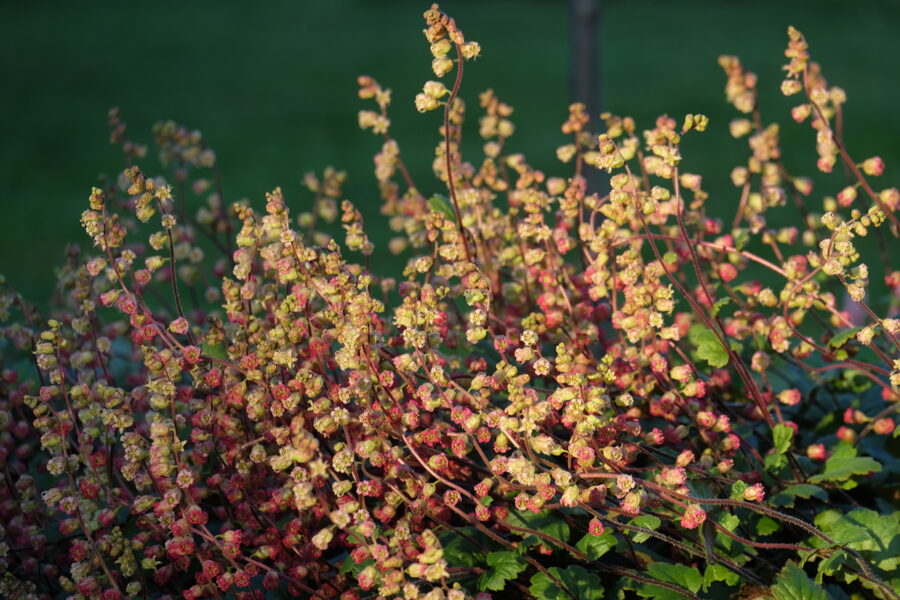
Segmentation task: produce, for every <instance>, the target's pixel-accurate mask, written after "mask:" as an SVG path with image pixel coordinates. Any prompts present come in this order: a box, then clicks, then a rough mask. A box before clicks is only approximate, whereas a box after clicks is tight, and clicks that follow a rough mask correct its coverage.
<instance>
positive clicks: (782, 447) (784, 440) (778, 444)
mask: <svg viewBox="0 0 900 600" xmlns="http://www.w3.org/2000/svg"><path fill="white" fill-rule="evenodd" d="M793 438H794V430H793V429H791V428H790V427H788V426H787V425H780V424H779V425H776V426H775V427H774V428H773V429H772V439H773V440H775V452H777V453H778V454H784V453H785V452H787V451H788V450H789V449H790V447H791V440H792V439H793Z"/></svg>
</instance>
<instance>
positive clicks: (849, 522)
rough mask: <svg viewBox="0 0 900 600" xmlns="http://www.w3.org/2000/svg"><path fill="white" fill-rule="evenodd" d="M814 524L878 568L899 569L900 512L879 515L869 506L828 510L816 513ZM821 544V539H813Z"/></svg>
mask: <svg viewBox="0 0 900 600" xmlns="http://www.w3.org/2000/svg"><path fill="white" fill-rule="evenodd" d="M815 524H816V526H817V527H819V529H821V530H822V532H823V533H825V534H826V535H827V536H828V537H830V538H832V539H833V540H834V541H835V542H837V543H838V544H843V545H846V546H849V547H850V548H852V549H854V550H856V551H858V552H860V553H862V554H863V556H865V557H866V558H868V559H869V560H870V561H871V562H872V563H874V564H875V565H876V566H877V567H878V568H879V569H883V570H885V571H887V572H889V573H890V572H893V571H895V570H896V569H898V568H900V512H894V513H892V514H888V515H880V514H878V513H877V512H875V511H874V510H869V509H868V508H857V509H854V510H851V511H850V512H848V513H847V514H845V515H844V514H841V513H839V512H838V511H836V510H827V511H825V512H822V513H819V515H818V516H816V519H815ZM815 543H817V544H818V545H820V546H821V545H822V544H823V543H824V542H822V541H821V540H818V542H815Z"/></svg>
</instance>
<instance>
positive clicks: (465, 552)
mask: <svg viewBox="0 0 900 600" xmlns="http://www.w3.org/2000/svg"><path fill="white" fill-rule="evenodd" d="M447 537H448V539H447V540H446V541H444V540H441V546H443V549H444V560H446V561H447V565H448V566H450V567H474V566H477V565H480V564H482V563H483V562H484V553H483V552H481V551H480V550H479V549H478V547H477V546H475V545H474V544H472V543H471V542H469V540H467V539H466V538H464V537H463V536H461V535H453V536H452V537H450V536H447Z"/></svg>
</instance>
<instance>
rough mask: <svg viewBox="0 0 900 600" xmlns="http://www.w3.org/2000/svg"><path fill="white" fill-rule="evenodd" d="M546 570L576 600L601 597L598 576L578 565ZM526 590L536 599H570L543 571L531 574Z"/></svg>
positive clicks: (595, 599) (597, 599)
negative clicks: (529, 584)
mask: <svg viewBox="0 0 900 600" xmlns="http://www.w3.org/2000/svg"><path fill="white" fill-rule="evenodd" d="M547 571H548V572H549V573H550V574H552V575H553V576H554V577H555V578H556V579H557V580H559V582H560V583H562V585H563V586H565V588H566V590H568V591H569V593H570V594H572V596H574V597H575V598H578V600H602V599H603V586H602V585H601V582H600V578H599V577H598V576H597V575H595V574H594V573H589V572H588V571H586V570H585V569H584V568H582V567H580V566H578V565H573V566H571V567H568V568H566V569H560V568H559V567H551V568H549V569H547ZM528 590H529V591H530V592H531V593H532V595H533V596H534V597H535V598H536V599H537V600H570V598H569V595H568V594H566V592H564V591H563V590H561V589H560V588H559V586H558V585H556V583H554V581H553V580H552V579H550V578H549V577H547V576H546V575H545V574H544V573H535V574H534V576H532V578H531V587H529V588H528Z"/></svg>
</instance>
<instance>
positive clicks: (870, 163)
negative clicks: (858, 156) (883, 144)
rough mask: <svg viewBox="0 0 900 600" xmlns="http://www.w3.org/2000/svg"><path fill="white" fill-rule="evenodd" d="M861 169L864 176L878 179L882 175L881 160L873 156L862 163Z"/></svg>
mask: <svg viewBox="0 0 900 600" xmlns="http://www.w3.org/2000/svg"><path fill="white" fill-rule="evenodd" d="M862 168H863V172H864V173H865V174H866V175H872V176H874V177H878V176H879V175H881V174H882V173H884V161H883V160H881V157H880V156H873V157H872V158H867V159H866V160H864V161H863V164H862Z"/></svg>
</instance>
